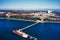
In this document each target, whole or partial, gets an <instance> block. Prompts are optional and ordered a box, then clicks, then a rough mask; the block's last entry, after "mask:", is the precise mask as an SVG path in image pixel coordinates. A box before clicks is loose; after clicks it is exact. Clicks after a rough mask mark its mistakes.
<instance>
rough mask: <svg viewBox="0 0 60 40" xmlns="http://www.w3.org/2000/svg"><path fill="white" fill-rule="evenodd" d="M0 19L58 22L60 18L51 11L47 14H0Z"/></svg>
mask: <svg viewBox="0 0 60 40" xmlns="http://www.w3.org/2000/svg"><path fill="white" fill-rule="evenodd" d="M0 18H16V19H25V20H33V21H37V22H38V21H40V22H41V21H60V19H59V18H60V16H59V15H57V14H56V13H54V12H53V11H52V10H47V12H28V11H27V12H0Z"/></svg>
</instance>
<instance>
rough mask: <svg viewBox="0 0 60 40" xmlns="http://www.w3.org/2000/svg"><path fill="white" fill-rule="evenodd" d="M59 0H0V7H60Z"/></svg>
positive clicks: (27, 8) (28, 8)
mask: <svg viewBox="0 0 60 40" xmlns="http://www.w3.org/2000/svg"><path fill="white" fill-rule="evenodd" d="M59 4H60V0H0V9H17V10H19V9H26V10H30V9H60V5H59Z"/></svg>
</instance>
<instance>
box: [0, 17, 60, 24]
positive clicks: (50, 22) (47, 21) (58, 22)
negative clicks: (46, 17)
mask: <svg viewBox="0 0 60 40" xmlns="http://www.w3.org/2000/svg"><path fill="white" fill-rule="evenodd" d="M0 19H9V20H21V21H30V22H39V23H60V21H34V20H26V19H17V18H0Z"/></svg>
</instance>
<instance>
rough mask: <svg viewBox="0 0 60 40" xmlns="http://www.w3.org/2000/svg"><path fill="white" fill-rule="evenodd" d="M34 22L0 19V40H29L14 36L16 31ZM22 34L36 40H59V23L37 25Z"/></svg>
mask: <svg viewBox="0 0 60 40" xmlns="http://www.w3.org/2000/svg"><path fill="white" fill-rule="evenodd" d="M33 23H34V22H29V21H21V20H20V21H19V20H7V19H0V40H30V39H25V38H22V37H20V36H18V35H15V34H14V33H13V32H12V30H17V29H20V28H23V27H26V26H28V25H31V24H33ZM23 32H25V33H27V34H30V35H31V36H34V37H36V38H38V39H37V40H60V23H38V24H36V25H34V26H32V27H31V28H28V29H26V30H23Z"/></svg>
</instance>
